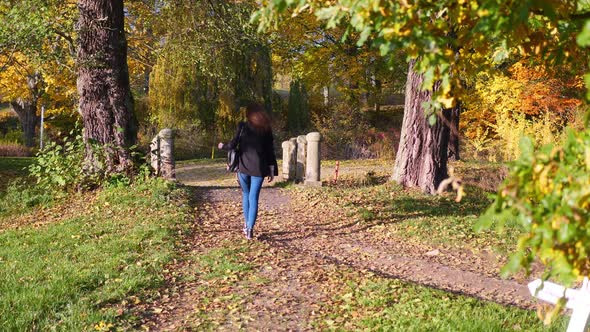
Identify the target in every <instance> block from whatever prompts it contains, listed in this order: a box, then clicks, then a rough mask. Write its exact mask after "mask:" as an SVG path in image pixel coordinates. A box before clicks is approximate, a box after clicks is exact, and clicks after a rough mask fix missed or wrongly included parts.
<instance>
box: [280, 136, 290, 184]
mask: <svg viewBox="0 0 590 332" xmlns="http://www.w3.org/2000/svg"><path fill="white" fill-rule="evenodd" d="M281 147H282V148H283V172H282V173H283V174H282V175H283V180H290V179H289V164H290V163H291V158H290V157H291V153H290V152H291V151H289V141H284V142H283V143H282V144H281Z"/></svg>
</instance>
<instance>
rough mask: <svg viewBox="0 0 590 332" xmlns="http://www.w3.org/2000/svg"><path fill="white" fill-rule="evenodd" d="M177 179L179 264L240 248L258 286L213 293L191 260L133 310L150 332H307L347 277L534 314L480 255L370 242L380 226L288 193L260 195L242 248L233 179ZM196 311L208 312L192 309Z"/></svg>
mask: <svg viewBox="0 0 590 332" xmlns="http://www.w3.org/2000/svg"><path fill="white" fill-rule="evenodd" d="M178 178H179V180H180V181H181V182H183V183H185V184H188V185H191V186H193V188H194V193H195V197H197V199H198V204H197V208H196V212H195V225H194V229H193V230H192V233H191V236H190V237H189V240H188V241H187V243H185V244H184V250H185V253H184V254H183V256H185V257H197V256H199V255H201V256H202V255H209V254H212V250H211V248H222V247H224V246H228V244H229V245H230V246H231V244H232V243H242V244H244V243H245V245H246V246H247V247H248V250H246V252H239V253H238V256H239V257H241V258H240V260H241V261H244V262H248V263H249V264H251V265H252V267H253V269H255V270H256V272H257V274H258V275H259V277H258V279H257V280H252V279H248V277H247V274H245V273H241V272H240V273H237V274H235V275H231V274H228V275H230V277H229V278H230V279H231V280H230V281H231V283H228V284H227V285H226V284H223V283H221V284H211V281H210V280H208V279H207V278H204V277H203V276H204V274H200V275H195V271H200V272H201V273H203V272H202V271H203V270H206V268H204V267H203V265H202V264H200V263H197V262H196V261H192V260H191V259H187V260H185V261H182V262H177V264H176V265H175V266H172V267H170V268H169V275H168V277H167V281H166V282H167V285H168V287H166V289H167V291H166V292H169V294H164V295H163V296H161V298H162V300H159V301H158V302H157V303H152V304H149V303H147V304H145V305H144V306H143V307H141V311H144V312H150V313H152V314H151V315H150V316H148V317H145V323H144V325H145V326H146V327H147V328H149V329H150V330H157V331H160V330H164V331H169V330H203V329H222V330H235V329H246V330H277V329H278V327H280V330H286V331H290V330H313V329H314V327H313V326H312V325H310V324H311V323H310V322H312V321H313V317H314V315H317V314H318V312H321V311H322V310H323V309H322V308H324V307H325V306H326V305H329V303H330V295H331V294H330V292H331V287H333V284H334V278H333V277H331V276H334V275H338V273H345V272H342V271H350V270H353V271H370V272H372V273H374V274H377V275H380V276H383V277H387V278H396V279H401V280H404V281H408V282H411V283H416V284H420V285H426V286H429V287H433V288H437V289H442V290H445V291H449V292H452V293H458V294H464V295H468V296H472V297H476V298H480V299H484V300H489V301H493V302H497V303H500V304H505V305H516V306H518V307H522V308H531V307H533V302H532V301H531V300H530V296H529V294H528V290H527V288H526V285H525V284H524V283H522V281H521V282H518V281H516V280H502V279H500V278H499V277H498V267H499V264H498V262H495V261H494V260H492V259H489V258H488V257H485V255H483V256H476V255H473V254H471V253H466V252H459V251H453V250H448V249H445V248H436V247H431V246H428V245H423V244H416V243H407V242H405V241H404V239H402V238H395V237H393V238H390V239H389V240H388V241H381V242H376V241H374V240H372V239H371V233H370V232H368V230H369V229H371V228H373V227H377V226H378V224H370V223H364V224H362V225H361V224H358V223H356V222H354V221H351V220H349V218H347V217H346V216H344V215H343V214H342V213H340V212H338V211H339V209H336V208H331V209H330V208H326V207H321V206H318V205H317V202H304V201H301V200H296V199H293V198H292V197H291V195H290V194H289V192H288V190H283V189H280V188H278V187H265V188H263V190H262V193H261V207H260V210H259V211H260V212H259V219H258V223H257V227H256V240H255V241H251V242H247V241H245V240H244V239H243V234H241V227H242V214H241V206H240V202H241V197H240V195H241V193H240V191H239V189H238V186H237V184H236V182H235V178H232V177H231V176H228V175H227V174H225V173H224V172H223V171H222V168H221V167H220V165H198V164H197V165H185V166H182V167H180V168H179V170H178ZM228 271H229V270H228ZM190 276H192V279H191V277H190ZM232 278H233V279H232ZM330 278H332V279H330ZM179 281H181V282H179ZM212 288H215V289H217V291H218V292H222V293H223V292H225V293H226V294H227V296H228V297H235V296H237V297H238V299H237V303H240V308H239V309H238V308H235V307H232V306H233V305H227V304H224V302H223V300H220V301H221V302H219V303H215V301H217V300H211V302H209V301H210V300H209V299H208V298H207V294H208V291H209V290H210V289H212ZM199 303H206V304H205V305H203V307H201V308H199V307H196V305H197V304H199ZM224 305H227V306H228V308H224V307H223V306H224ZM199 313H201V315H199ZM204 313H207V315H205V314H204ZM214 313H216V314H214ZM244 313H248V314H244ZM211 315H213V316H215V315H217V317H211Z"/></svg>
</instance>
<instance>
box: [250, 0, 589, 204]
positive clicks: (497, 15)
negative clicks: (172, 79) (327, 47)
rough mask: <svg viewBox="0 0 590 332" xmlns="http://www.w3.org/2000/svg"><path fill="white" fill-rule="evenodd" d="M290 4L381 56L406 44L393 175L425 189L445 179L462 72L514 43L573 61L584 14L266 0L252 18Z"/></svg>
mask: <svg viewBox="0 0 590 332" xmlns="http://www.w3.org/2000/svg"><path fill="white" fill-rule="evenodd" d="M287 9H288V10H289V11H290V13H291V16H293V15H295V16H296V15H298V14H300V13H302V12H312V13H314V14H315V15H316V16H317V18H318V19H320V20H324V21H326V22H327V26H328V27H337V26H339V25H340V24H342V23H346V25H347V26H348V28H349V29H350V30H353V31H357V32H358V33H359V34H360V39H359V43H360V44H362V43H364V42H366V41H370V42H371V43H372V44H373V45H374V46H375V47H377V48H378V49H379V50H380V52H381V54H382V55H385V56H387V55H389V54H392V52H393V51H395V50H398V49H403V50H404V51H405V52H406V54H408V56H409V57H410V58H411V59H413V61H411V62H410V67H409V68H410V69H411V70H409V72H408V79H407V82H406V84H407V85H406V92H407V93H406V98H407V99H410V100H411V101H412V102H409V103H408V104H406V106H407V107H406V109H405V114H404V123H403V129H402V133H403V134H402V141H401V142H400V148H399V149H400V150H399V151H398V153H397V159H396V166H395V170H394V176H393V179H394V180H396V181H398V182H401V183H403V184H404V185H407V186H417V187H420V188H422V189H423V190H424V191H426V192H430V193H432V192H434V191H433V190H434V189H436V188H437V186H438V184H439V182H440V180H441V179H443V178H445V177H446V176H447V174H446V163H447V149H448V142H449V136H448V133H449V130H448V129H443V128H438V127H440V126H444V123H445V122H448V117H447V110H449V109H452V108H453V107H456V105H457V97H458V96H461V95H462V94H463V93H464V87H463V85H462V76H464V75H473V74H474V73H476V72H478V71H482V70H485V68H486V66H489V65H490V63H489V62H488V61H486V60H487V58H488V56H492V55H493V56H494V57H495V58H496V59H498V60H502V59H503V58H505V57H507V56H508V55H509V52H508V51H509V50H511V49H513V48H515V49H518V50H519V51H520V52H522V53H524V54H529V53H535V52H536V53H539V54H541V53H542V55H543V58H544V59H546V60H547V61H548V62H551V61H554V62H562V61H572V60H573V59H576V58H577V57H578V56H580V49H579V48H577V47H576V45H575V43H573V41H574V37H575V33H576V32H577V31H579V29H580V27H581V23H582V22H583V19H584V18H586V16H587V14H586V13H585V12H583V7H581V6H579V5H578V2H577V1H567V2H559V3H557V2H556V3H551V4H547V3H546V2H542V1H534V0H533V1H522V2H498V1H494V0H489V1H463V2H455V1H437V2H412V3H410V2H405V1H401V2H392V1H380V0H365V1H354V0H339V1H335V2H321V1H315V0H308V1H300V2H290V1H272V2H265V3H264V7H263V8H262V9H261V10H260V11H258V12H257V13H255V14H254V16H253V19H255V20H258V21H259V22H260V25H261V27H263V28H264V27H270V26H272V25H275V26H276V24H277V22H278V21H280V19H281V16H280V13H281V12H285V11H286V10H287ZM413 72H415V73H413ZM415 113H417V114H415ZM418 117H423V118H424V122H426V121H427V122H428V126H424V125H422V123H423V122H419V123H417V122H416V119H417V118H418ZM417 124H418V125H417ZM404 136H405V137H408V138H410V139H404ZM416 137H418V139H414V138H416ZM442 151H444V152H442Z"/></svg>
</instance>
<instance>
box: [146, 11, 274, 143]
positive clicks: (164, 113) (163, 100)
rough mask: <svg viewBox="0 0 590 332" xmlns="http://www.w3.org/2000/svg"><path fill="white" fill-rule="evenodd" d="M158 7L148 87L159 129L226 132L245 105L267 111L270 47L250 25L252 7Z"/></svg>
mask: <svg viewBox="0 0 590 332" xmlns="http://www.w3.org/2000/svg"><path fill="white" fill-rule="evenodd" d="M160 3H161V4H162V9H161V11H160V12H159V15H160V18H159V20H158V22H159V23H158V24H157V25H156V26H155V29H154V33H155V34H156V36H158V37H159V38H160V40H161V41H162V47H161V48H160V49H159V50H158V52H157V60H156V63H155V66H154V67H153V71H152V73H151V76H150V84H149V99H150V110H151V113H152V114H153V118H154V119H155V120H156V121H157V123H158V124H159V125H167V126H173V127H175V128H183V127H187V126H196V127H198V128H199V129H204V130H207V131H209V132H213V131H214V130H215V129H216V128H219V129H220V130H221V131H222V133H229V132H233V130H234V126H235V120H236V119H237V117H238V116H239V113H238V110H239V108H240V106H243V105H244V104H245V103H246V102H248V101H252V100H256V101H259V102H261V103H262V104H264V105H265V108H266V110H267V111H271V108H272V71H271V54H270V46H269V45H268V40H267V39H266V38H264V37H263V36H262V35H260V34H258V33H257V32H256V27H255V26H252V25H251V24H249V17H250V13H251V11H252V10H253V8H254V4H253V3H251V2H232V1H224V0H216V1H207V2H200V1H197V2H186V1H180V0H167V1H161V2H160ZM178 31H182V33H178Z"/></svg>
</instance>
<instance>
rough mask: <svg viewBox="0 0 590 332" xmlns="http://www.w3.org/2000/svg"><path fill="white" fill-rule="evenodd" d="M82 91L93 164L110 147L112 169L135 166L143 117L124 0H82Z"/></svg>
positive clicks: (121, 169)
mask: <svg viewBox="0 0 590 332" xmlns="http://www.w3.org/2000/svg"><path fill="white" fill-rule="evenodd" d="M78 9H79V12H80V18H79V22H78V24H79V45H78V54H77V59H78V93H79V96H80V106H79V107H80V113H81V115H82V119H83V121H84V140H85V142H86V144H87V151H86V152H87V157H86V159H87V161H88V162H89V165H90V168H91V169H90V170H91V171H92V170H93V168H94V167H93V166H96V165H97V163H96V161H97V158H98V156H95V155H94V152H93V149H92V148H91V146H90V144H91V143H92V142H95V143H97V144H98V145H99V146H101V147H103V148H104V149H105V152H106V162H107V171H110V172H127V171H130V170H131V169H132V164H133V163H132V160H131V155H130V152H129V148H130V147H131V146H132V145H134V144H135V142H136V139H137V120H136V118H135V114H134V110H133V97H132V95H131V90H130V87H129V70H128V66H127V42H126V39H125V31H124V19H125V16H124V12H123V0H80V1H78Z"/></svg>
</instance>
